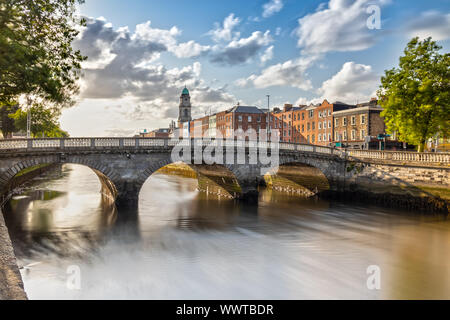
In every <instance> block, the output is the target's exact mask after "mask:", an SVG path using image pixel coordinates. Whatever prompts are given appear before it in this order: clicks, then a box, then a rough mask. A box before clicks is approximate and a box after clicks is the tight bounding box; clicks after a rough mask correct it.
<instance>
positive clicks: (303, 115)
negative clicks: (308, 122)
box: [302, 112, 305, 120]
mask: <svg viewBox="0 0 450 320" xmlns="http://www.w3.org/2000/svg"><path fill="white" fill-rule="evenodd" d="M302 120H305V113H304V112H302Z"/></svg>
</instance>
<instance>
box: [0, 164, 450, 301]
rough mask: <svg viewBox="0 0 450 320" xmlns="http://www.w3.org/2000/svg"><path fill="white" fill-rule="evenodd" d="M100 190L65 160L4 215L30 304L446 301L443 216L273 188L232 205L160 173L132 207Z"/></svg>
mask: <svg viewBox="0 0 450 320" xmlns="http://www.w3.org/2000/svg"><path fill="white" fill-rule="evenodd" d="M99 190H100V183H99V180H98V178H97V176H96V175H95V174H94V173H93V172H92V171H91V170H90V169H89V168H86V167H83V166H77V165H64V166H63V168H62V170H61V171H60V172H52V173H48V174H47V175H45V176H43V177H39V178H37V179H35V180H34V181H33V183H32V184H30V185H28V186H27V187H25V188H24V189H23V191H22V193H21V194H19V195H17V196H15V197H14V198H13V199H12V200H10V201H9V203H7V205H6V206H5V207H4V208H3V211H4V216H5V220H6V223H7V226H8V228H9V232H10V235H11V239H12V241H13V244H14V248H15V251H16V255H17V258H18V262H19V266H20V267H21V273H22V276H23V280H24V284H25V290H26V292H27V294H28V297H29V298H30V299H449V298H450V255H449V253H450V221H449V220H448V219H446V218H445V217H443V216H440V215H436V216H430V215H424V214H419V213H412V212H404V211H401V210H393V209H386V208H380V207H376V206H370V205H365V204H357V203H348V202H347V203H345V202H330V201H323V200H318V199H312V200H306V199H301V198H297V197H293V196H288V195H283V194H281V193H277V192H272V191H270V190H264V191H262V192H261V195H260V201H259V204H258V205H248V204H247V205H246V204H238V203H235V202H234V201H231V200H226V199H219V198H217V197H213V196H208V195H206V194H204V193H201V192H198V191H197V181H196V180H195V179H191V178H185V177H179V176H174V175H164V174H158V173H156V174H154V175H153V176H152V177H151V178H149V179H148V181H147V182H146V183H145V185H144V187H143V189H142V191H141V193H140V202H139V212H117V210H116V209H115V207H114V206H112V205H110V204H109V203H108V202H107V201H104V200H102V197H101V195H100V193H99ZM369 266H376V268H375V270H376V272H375V273H373V274H368V273H367V270H368V268H369ZM372 270H374V269H372ZM378 271H379V272H378ZM369 276H373V277H375V278H371V279H372V280H373V279H380V288H379V289H377V288H374V287H373V286H368V284H367V279H368V277H369ZM74 279H75V280H74ZM374 281H375V282H373V281H370V283H376V280H374ZM74 284H75V285H74ZM369 287H370V288H369Z"/></svg>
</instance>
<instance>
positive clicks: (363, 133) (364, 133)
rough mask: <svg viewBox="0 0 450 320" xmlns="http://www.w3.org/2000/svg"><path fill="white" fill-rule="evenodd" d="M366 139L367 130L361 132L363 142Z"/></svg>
mask: <svg viewBox="0 0 450 320" xmlns="http://www.w3.org/2000/svg"><path fill="white" fill-rule="evenodd" d="M365 138H366V130H361V140H364V139H365Z"/></svg>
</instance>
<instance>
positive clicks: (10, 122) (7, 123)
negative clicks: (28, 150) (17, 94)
mask: <svg viewBox="0 0 450 320" xmlns="http://www.w3.org/2000/svg"><path fill="white" fill-rule="evenodd" d="M18 108H19V107H18V106H17V105H12V106H11V105H5V106H0V130H1V131H2V134H3V137H5V138H6V137H8V136H9V135H10V134H12V133H13V132H16V131H17V128H16V126H15V125H14V119H11V117H10V115H11V114H14V113H15V112H16V111H17V110H18Z"/></svg>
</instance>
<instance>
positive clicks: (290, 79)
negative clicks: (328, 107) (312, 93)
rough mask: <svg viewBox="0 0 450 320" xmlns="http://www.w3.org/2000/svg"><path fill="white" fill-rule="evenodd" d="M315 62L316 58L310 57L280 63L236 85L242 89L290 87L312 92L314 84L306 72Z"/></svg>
mask: <svg viewBox="0 0 450 320" xmlns="http://www.w3.org/2000/svg"><path fill="white" fill-rule="evenodd" d="M314 60H315V57H309V58H299V59H295V60H288V61H286V62H284V63H278V64H275V65H272V66H270V67H268V68H266V69H264V70H263V71H262V72H261V73H260V74H259V75H255V74H252V75H251V76H250V77H248V78H246V79H239V80H237V81H236V84H237V85H238V86H241V87H246V86H254V87H256V88H267V87H272V86H290V87H294V88H299V89H302V90H310V89H312V84H311V81H310V80H309V79H307V77H306V76H307V75H306V70H307V69H308V68H309V67H310V66H311V64H312V63H313V61H314Z"/></svg>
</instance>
